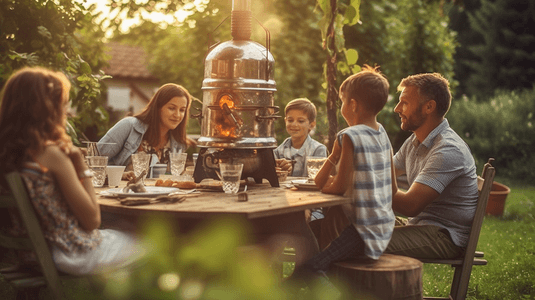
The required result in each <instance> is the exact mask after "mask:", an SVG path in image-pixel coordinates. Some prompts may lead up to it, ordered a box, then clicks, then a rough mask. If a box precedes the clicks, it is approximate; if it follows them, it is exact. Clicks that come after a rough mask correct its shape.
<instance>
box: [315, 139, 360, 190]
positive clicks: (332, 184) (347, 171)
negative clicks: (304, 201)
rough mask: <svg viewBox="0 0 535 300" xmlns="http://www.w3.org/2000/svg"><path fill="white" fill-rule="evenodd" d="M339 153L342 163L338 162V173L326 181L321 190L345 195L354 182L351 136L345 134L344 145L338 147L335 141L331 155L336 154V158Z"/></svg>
mask: <svg viewBox="0 0 535 300" xmlns="http://www.w3.org/2000/svg"><path fill="white" fill-rule="evenodd" d="M340 148H341V150H340ZM337 153H341V155H340V156H339V158H340V163H339V164H338V165H339V169H338V173H336V175H334V177H333V179H332V181H326V183H325V184H324V186H323V188H322V189H321V191H322V192H323V193H326V194H335V195H343V194H345V192H346V191H347V189H348V188H349V187H350V186H351V184H352V179H353V143H352V142H351V139H350V138H349V136H347V135H344V136H343V138H342V147H339V146H338V147H337V146H336V143H335V146H334V147H333V154H331V156H334V158H336V154H337ZM329 158H330V157H329ZM325 164H329V165H332V164H331V163H330V162H326V163H325ZM324 166H325V165H324ZM331 168H332V167H331ZM322 170H323V168H322ZM318 175H319V174H318ZM318 186H320V185H318Z"/></svg>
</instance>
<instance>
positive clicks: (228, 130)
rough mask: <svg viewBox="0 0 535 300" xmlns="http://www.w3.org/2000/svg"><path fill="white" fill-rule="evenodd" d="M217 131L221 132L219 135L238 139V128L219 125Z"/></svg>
mask: <svg viewBox="0 0 535 300" xmlns="http://www.w3.org/2000/svg"><path fill="white" fill-rule="evenodd" d="M215 129H216V130H217V131H218V132H219V135H221V136H224V137H230V138H235V137H236V128H232V127H228V124H224V125H222V124H217V125H216V126H215Z"/></svg>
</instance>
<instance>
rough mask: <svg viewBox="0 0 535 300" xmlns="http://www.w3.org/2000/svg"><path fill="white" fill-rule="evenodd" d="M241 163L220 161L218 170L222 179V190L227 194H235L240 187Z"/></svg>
mask: <svg viewBox="0 0 535 300" xmlns="http://www.w3.org/2000/svg"><path fill="white" fill-rule="evenodd" d="M242 170H243V164H232V163H220V164H219V171H220V172H221V180H222V181H223V191H225V193H227V194H236V193H237V192H238V190H239V189H240V178H241V172H242Z"/></svg>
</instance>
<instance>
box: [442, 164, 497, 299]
mask: <svg viewBox="0 0 535 300" xmlns="http://www.w3.org/2000/svg"><path fill="white" fill-rule="evenodd" d="M495 174H496V170H495V169H494V167H493V166H492V165H490V163H488V164H486V165H485V167H484V169H483V173H482V176H481V177H479V176H478V189H479V196H478V199H477V206H476V213H475V215H474V220H473V221H472V227H471V229H470V235H469V238H468V245H467V246H466V251H465V252H464V255H463V256H464V257H463V263H462V266H460V268H462V269H461V270H460V278H459V281H458V282H462V283H466V284H464V285H463V286H462V287H461V288H459V289H456V292H455V293H457V294H456V295H452V296H453V299H464V298H465V297H466V292H467V290H468V281H469V280H470V274H471V272H472V264H473V261H474V256H475V252H476V247H477V242H478V240H479V233H480V232H481V226H482V224H483V219H484V217H485V210H486V207H487V202H488V200H489V195H490V191H491V189H492V183H493V181H494V175H495ZM453 290H455V289H452V291H453Z"/></svg>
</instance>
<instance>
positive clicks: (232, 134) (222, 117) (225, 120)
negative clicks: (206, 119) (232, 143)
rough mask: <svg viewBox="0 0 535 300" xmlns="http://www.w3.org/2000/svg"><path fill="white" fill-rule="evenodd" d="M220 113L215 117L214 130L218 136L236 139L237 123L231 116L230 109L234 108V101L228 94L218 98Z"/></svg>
mask: <svg viewBox="0 0 535 300" xmlns="http://www.w3.org/2000/svg"><path fill="white" fill-rule="evenodd" d="M219 107H221V113H220V114H218V116H217V117H216V120H215V121H216V125H215V130H216V131H217V132H218V133H219V136H222V137H229V138H236V131H237V129H238V128H237V127H238V123H237V121H236V117H235V116H234V115H233V112H232V109H233V108H234V107H235V104H234V100H233V99H232V96H231V95H229V94H224V95H222V96H221V97H220V98H219Z"/></svg>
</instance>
